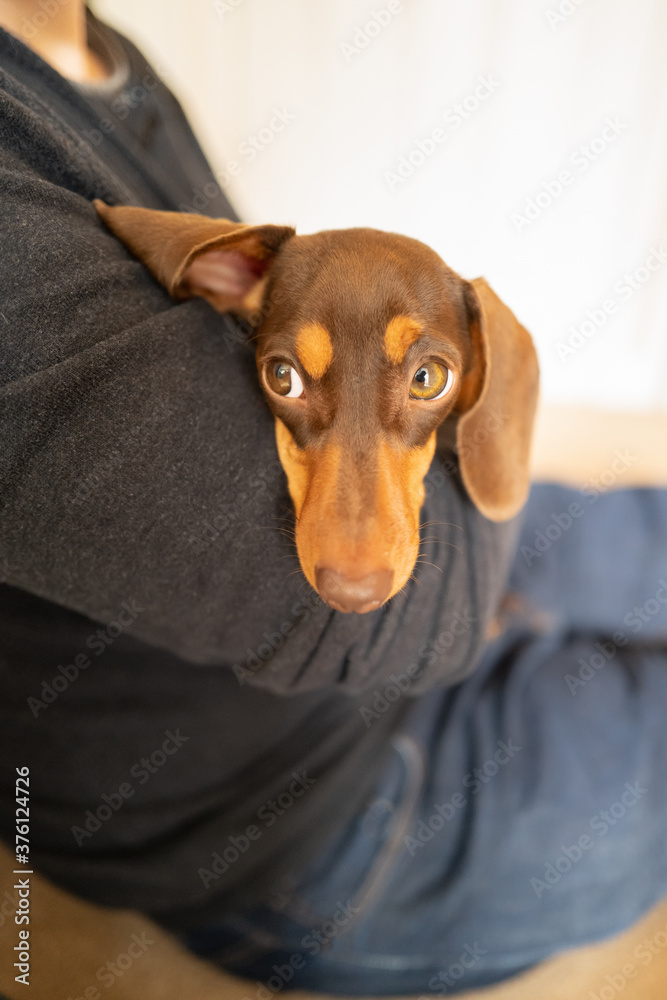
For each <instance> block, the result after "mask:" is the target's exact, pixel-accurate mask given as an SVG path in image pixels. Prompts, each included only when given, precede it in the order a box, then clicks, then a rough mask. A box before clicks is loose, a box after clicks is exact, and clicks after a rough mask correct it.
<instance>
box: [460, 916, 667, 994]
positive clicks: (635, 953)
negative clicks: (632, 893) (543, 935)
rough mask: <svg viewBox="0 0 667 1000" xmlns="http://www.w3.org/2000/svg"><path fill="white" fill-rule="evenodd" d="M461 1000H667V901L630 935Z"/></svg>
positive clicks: (556, 961) (571, 954) (542, 966)
mask: <svg viewBox="0 0 667 1000" xmlns="http://www.w3.org/2000/svg"><path fill="white" fill-rule="evenodd" d="M459 995H460V997H461V1000H477V998H479V1000H615V998H616V997H617V996H620V997H621V998H622V1000H665V998H667V901H665V902H664V903H661V904H660V906H658V907H657V908H656V909H655V910H653V911H652V913H650V914H649V915H648V917H646V918H645V919H643V920H641V921H640V922H639V923H638V924H636V925H635V926H634V927H633V928H632V929H631V930H630V931H627V932H626V933H625V934H622V935H621V936H620V937H616V938H613V939H611V940H609V941H606V942H604V943H603V944H600V945H595V946H594V947H590V948H584V949H581V950H579V951H574V952H569V953H567V954H563V955H561V956H559V957H558V958H555V959H553V960H552V961H550V962H546V963H545V964H544V965H541V966H539V967H538V968H537V969H533V970H532V971H531V972H528V973H526V974H525V975H523V976H520V977H519V978H517V979H511V980H508V981H507V982H506V983H503V984H502V985H500V986H494V987H492V988H491V989H488V990H481V991H479V992H477V991H476V992H474V993H463V994H459Z"/></svg>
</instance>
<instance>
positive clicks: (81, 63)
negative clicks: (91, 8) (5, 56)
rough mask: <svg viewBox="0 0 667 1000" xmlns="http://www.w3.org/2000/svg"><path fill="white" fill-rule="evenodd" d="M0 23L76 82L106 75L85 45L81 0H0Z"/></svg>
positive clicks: (83, 5) (98, 59) (84, 20)
mask: <svg viewBox="0 0 667 1000" xmlns="http://www.w3.org/2000/svg"><path fill="white" fill-rule="evenodd" d="M0 26H1V27H3V28H5V29H6V30H7V31H9V32H10V33H11V34H12V35H16V37H17V38H20V40H21V41H22V42H24V43H25V44H26V45H28V46H29V47H30V48H31V49H32V50H33V51H34V52H36V53H37V55H39V56H41V57H42V59H44V61H45V62H47V63H49V64H50V65H51V66H53V68H54V69H56V70H57V71H58V72H59V73H60V74H61V75H62V76H64V77H67V79H69V80H73V81H75V82H76V83H85V82H87V81H91V80H101V79H104V77H105V76H108V70H107V68H106V66H105V65H104V63H103V62H102V60H101V59H100V58H99V57H98V56H97V55H95V53H94V52H92V51H91V50H90V49H89V48H88V41H87V36H86V6H85V3H84V0H50V2H49V3H44V4H42V3H40V2H39V0H0Z"/></svg>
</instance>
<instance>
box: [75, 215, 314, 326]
mask: <svg viewBox="0 0 667 1000" xmlns="http://www.w3.org/2000/svg"><path fill="white" fill-rule="evenodd" d="M93 204H94V205H95V208H96V209H97V212H98V214H99V216H100V217H101V219H102V220H103V222H104V223H105V225H106V226H107V227H108V228H109V229H110V230H111V232H112V233H113V234H114V235H115V236H117V237H118V239H119V240H120V241H121V242H122V243H124V244H125V246H126V247H127V248H128V249H129V250H131V251H132V253H133V254H134V255H135V256H136V257H138V258H139V260H140V261H141V262H142V263H143V264H144V265H145V266H146V267H147V268H148V270H149V271H150V272H151V273H152V274H153V275H154V276H155V277H156V278H157V279H158V281H159V282H160V283H161V284H163V285H164V286H165V288H166V289H167V291H168V292H169V293H170V294H171V295H173V296H174V298H177V299H187V298H191V297H192V296H200V297H201V298H204V299H206V301H207V302H209V303H210V304H211V305H212V306H213V308H214V309H217V310H218V312H235V313H239V314H240V315H242V316H249V315H251V314H252V313H254V312H256V311H257V310H258V309H259V308H260V306H261V302H262V298H263V293H264V289H265V286H266V282H267V278H268V271H269V268H270V266H271V263H272V261H273V259H274V258H275V256H276V254H277V253H278V251H279V250H280V248H281V247H282V245H283V244H284V243H285V242H286V241H287V240H289V239H291V238H292V236H294V235H295V230H294V229H292V228H291V227H290V226H272V225H266V226H246V225H243V224H242V223H240V222H231V221H230V220H229V219H209V218H208V216H205V215H191V214H190V213H188V212H158V211H153V210H152V209H148V208H132V207H129V206H123V205H118V206H115V207H112V206H110V205H106V204H105V203H104V202H103V201H100V200H99V199H96V200H95V201H94V203H93Z"/></svg>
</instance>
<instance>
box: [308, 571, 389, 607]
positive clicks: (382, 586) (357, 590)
mask: <svg viewBox="0 0 667 1000" xmlns="http://www.w3.org/2000/svg"><path fill="white" fill-rule="evenodd" d="M393 582H394V571H393V569H378V570H376V571H375V572H374V573H368V574H367V575H366V576H363V577H360V578H358V579H354V578H352V577H349V576H345V574H344V573H339V572H338V571H337V570H335V569H329V567H328V566H317V567H316V569H315V583H316V586H317V592H318V593H319V595H320V597H322V598H324V600H325V601H326V602H327V604H330V605H331V607H332V608H335V609H336V611H356V613H357V614H358V615H363V614H365V613H366V612H367V611H375V609H376V608H379V607H380V605H381V604H382V603H383V602H384V601H386V599H387V596H388V594H389V592H390V591H391V585H392V583H393Z"/></svg>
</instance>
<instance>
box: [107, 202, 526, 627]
mask: <svg viewBox="0 0 667 1000" xmlns="http://www.w3.org/2000/svg"><path fill="white" fill-rule="evenodd" d="M95 205H96V208H97V210H98V212H99V214H100V215H101V217H102V219H103V220H104V222H105V223H106V225H107V226H108V227H109V228H110V229H111V231H112V232H113V233H115V234H116V235H117V236H118V237H119V238H120V239H121V240H122V241H123V242H124V243H125V245H126V246H127V247H128V248H129V249H130V250H132V252H133V253H134V254H135V255H136V256H137V257H139V259H140V260H142V261H143V263H144V264H145V265H146V266H147V267H148V268H149V269H150V270H151V271H152V273H153V274H154V275H155V276H156V277H157V278H158V280H159V281H161V282H162V284H163V285H165V287H166V288H167V289H168V290H169V292H170V293H171V294H172V295H173V296H175V297H176V298H180V299H183V298H189V297H191V296H201V297H203V298H205V299H206V300H207V301H208V302H209V303H210V304H211V305H212V306H213V307H214V308H216V309H217V310H218V311H220V312H226V311H231V312H236V313H238V314H240V315H242V316H245V317H246V318H249V319H250V320H251V321H252V322H253V324H254V325H255V327H256V330H255V337H254V339H255V341H256V345H257V350H256V359H257V368H258V372H259V379H260V383H261V386H262V389H263V392H264V395H265V397H266V399H267V402H268V404H269V406H270V408H271V411H272V412H273V415H274V417H275V421H276V441H277V446H278V454H279V456H280V460H281V463H282V466H283V468H284V470H285V473H286V475H287V481H288V485H289V491H290V495H291V497H292V501H293V503H294V509H295V513H296V545H297V552H298V556H299V561H300V563H301V567H302V570H303V572H304V574H305V576H306V578H307V579H308V581H309V582H310V583H311V584H312V586H313V587H314V588H315V589H316V590H317V591H318V593H319V594H320V596H321V597H322V598H323V599H324V600H325V601H327V603H329V604H330V605H331V606H332V607H334V608H336V609H337V610H340V611H356V612H360V613H361V612H366V611H371V610H373V609H375V608H378V607H379V606H380V605H382V604H383V603H384V602H385V601H387V600H388V599H389V598H390V597H392V596H393V595H394V594H396V593H397V592H398V591H399V590H400V589H401V588H402V587H403V586H404V585H405V583H406V582H407V580H408V579H409V578H410V576H411V574H412V571H413V568H414V566H415V562H416V560H417V556H418V551H419V515H420V509H421V506H422V503H423V499H424V476H425V475H426V473H427V471H428V468H429V465H430V463H431V459H432V458H433V453H434V450H435V444H436V430H437V428H438V426H439V425H440V424H442V423H443V421H444V420H445V419H446V418H447V417H449V416H450V415H451V417H452V419H453V420H455V421H456V443H457V450H458V453H459V462H460V468H461V474H462V478H463V482H464V484H465V486H466V489H467V491H468V494H469V496H470V498H471V500H472V501H473V503H474V504H476V506H477V507H478V508H479V510H480V511H481V512H482V513H483V514H484V515H485V516H486V517H488V518H490V519H492V520H496V521H502V520H507V519H509V518H511V517H512V516H513V515H514V514H515V513H516V512H517V511H518V510H519V509H520V507H521V505H522V504H523V502H524V500H525V498H526V494H527V491H528V478H529V471H528V460H529V449H530V438H531V431H532V422H533V415H534V410H535V404H536V399H537V382H538V368H537V360H536V355H535V350H534V348H533V344H532V341H531V338H530V336H529V334H528V332H527V331H526V330H525V329H524V328H523V327H522V326H521V325H520V324H519V322H518V321H517V320H516V318H515V317H514V315H513V314H512V313H511V312H510V310H509V309H508V308H507V307H506V306H505V305H504V304H503V303H502V302H501V301H500V299H499V298H498V297H497V296H496V295H495V294H494V292H493V291H492V290H491V289H490V288H489V286H488V285H487V284H486V282H485V281H484V280H482V279H478V280H476V281H473V282H468V281H465V280H463V279H462V278H461V277H459V275H457V274H456V273H455V272H454V271H452V270H451V269H450V268H448V267H447V266H446V264H444V263H443V262H442V260H441V259H440V258H439V257H438V255H437V254H436V253H434V251H432V250H430V249H429V248H428V247H427V246H425V245H424V244H422V243H419V242H418V241H417V240H413V239H409V238H408V237H405V236H397V235H395V234H392V233H384V232H378V231H377V230H373V229H348V230H332V231H330V232H322V233H316V234H314V235H310V236H297V235H296V234H295V231H294V230H293V229H291V228H289V227H286V226H272V225H266V226H245V225H241V224H239V223H235V222H230V221H228V220H225V219H218V220H214V219H208V218H205V217H203V216H196V215H189V214H181V213H176V212H154V211H149V210H146V209H139V208H128V207H117V208H110V207H108V206H107V205H105V204H104V203H102V202H99V201H98V202H96V203H95Z"/></svg>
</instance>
